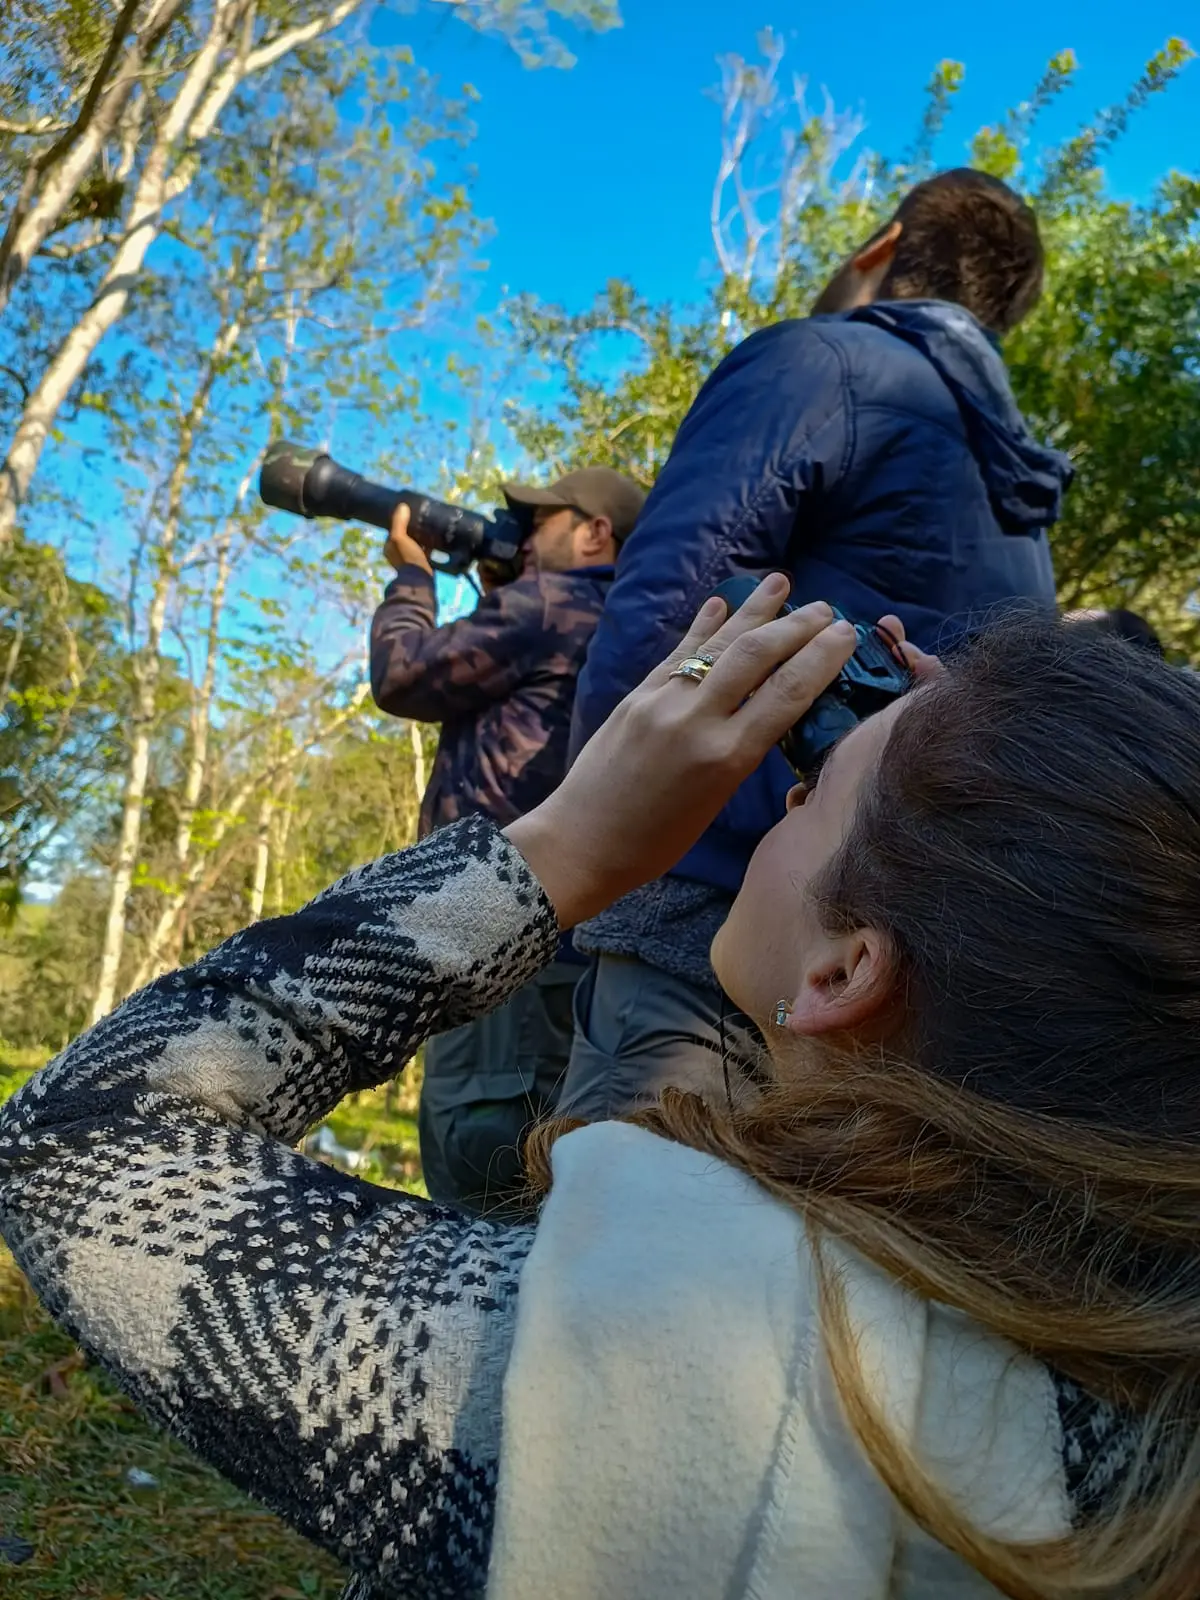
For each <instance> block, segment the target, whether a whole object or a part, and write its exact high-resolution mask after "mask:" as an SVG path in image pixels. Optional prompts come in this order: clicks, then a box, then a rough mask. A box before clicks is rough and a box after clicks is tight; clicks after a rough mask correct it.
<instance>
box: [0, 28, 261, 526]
mask: <svg viewBox="0 0 1200 1600" xmlns="http://www.w3.org/2000/svg"><path fill="white" fill-rule="evenodd" d="M228 28H229V7H228V6H221V5H218V7H217V10H216V14H215V16H214V19H213V25H212V29H211V31H210V33H209V36H208V38H207V39H206V40H205V42H204V45H203V47H202V48H201V49H200V51H199V53H198V54H197V56H196V59H195V60H194V61H193V62H192V65H191V68H190V70H189V72H188V74H187V77H186V78H185V79H184V81H183V85H182V86H181V88H180V90H179V93H178V95H177V96H176V98H175V100H174V101H173V103H172V105H171V110H170V113H169V114H168V116H167V119H166V121H165V122H164V124H163V126H162V128H161V130H160V131H159V135H158V138H157V139H156V140H155V142H154V145H153V148H152V149H151V151H150V154H149V155H148V156H147V158H146V164H145V166H144V167H143V168H142V175H141V178H140V179H139V180H138V186H137V191H136V193H135V195H134V198H133V204H132V206H131V207H130V210H129V218H128V221H127V223H126V226H125V233H124V235H123V237H122V239H121V242H120V244H119V245H118V246H117V249H116V252H115V254H114V255H113V258H112V260H111V262H110V263H109V266H108V271H107V272H106V273H105V274H104V277H103V278H102V279H101V280H100V287H99V289H98V290H97V291H96V296H95V298H94V299H93V301H92V303H91V305H90V306H89V307H88V308H87V310H86V311H85V312H84V313H83V315H82V316H81V317H80V319H79V321H78V322H77V323H76V324H75V326H74V327H73V328H72V329H71V331H70V333H68V334H67V336H66V338H65V339H64V340H63V341H62V343H61V344H60V345H59V347H58V349H57V351H56V352H55V354H54V355H53V356H52V357H51V360H50V362H49V365H48V366H47V367H46V370H45V372H43V374H42V378H41V382H40V383H39V384H38V386H37V388H36V389H35V390H34V392H33V394H32V395H30V397H29V400H28V401H27V402H26V405H25V409H24V410H23V412H22V413H21V419H20V421H19V422H18V423H17V426H16V429H15V431H14V433H13V438H12V443H11V444H10V446H9V450H8V459H7V460H6V461H5V463H4V467H3V469H0V547H3V545H4V544H5V543H6V542H7V541H8V540H10V539H11V538H12V535H13V532H14V530H15V527H16V521H17V514H18V511H19V508H20V506H21V503H22V501H23V500H24V499H25V496H26V495H27V494H28V492H29V485H30V484H31V483H32V482H33V475H34V473H35V472H36V470H37V464H38V461H39V460H40V459H41V454H42V450H43V449H44V447H45V444H46V439H47V437H48V435H49V433H50V429H51V427H52V426H53V424H54V419H55V417H56V416H57V415H58V413H59V411H60V409H61V408H62V405H63V402H64V401H65V400H66V398H67V395H68V394H69V393H70V392H71V389H72V388H73V386H74V385H75V383H76V382H77V381H78V380H79V378H80V377H81V376H82V374H83V370H84V368H85V367H86V366H87V364H88V362H89V361H90V360H91V358H92V356H93V355H94V353H95V351H96V348H97V346H98V345H99V343H100V341H101V339H103V337H104V335H105V334H106V333H107V332H108V330H109V329H110V328H111V327H112V326H113V325H114V324H115V323H116V322H117V321H118V320H119V319H120V317H121V315H122V313H123V312H124V310H125V306H126V304H127V302H128V300H129V296H130V294H131V293H132V292H133V289H134V287H135V286H136V284H137V282H138V280H139V278H140V276H141V271H142V266H143V264H144V262H145V259H146V252H147V250H149V248H150V246H151V245H152V244H153V243H154V241H155V239H157V238H158V235H159V232H160V230H161V228H162V221H163V210H164V208H165V206H166V205H167V202H168V201H169V200H172V199H175V198H177V197H178V195H180V194H182V193H183V191H184V190H185V189H186V188H187V186H188V184H189V183H190V182H191V170H190V169H189V167H188V166H187V165H185V164H181V165H180V167H179V170H178V171H176V173H175V174H174V177H172V164H173V162H174V161H175V160H176V158H177V146H178V144H179V142H180V141H181V140H182V139H184V138H185V137H186V135H187V131H188V125H189V123H191V122H192V120H193V119H194V118H195V117H196V114H197V110H198V107H199V103H200V100H201V97H202V96H203V95H204V92H205V90H206V89H207V88H208V86H209V83H210V81H211V79H212V77H213V75H214V73H215V72H216V70H217V66H218V64H219V59H220V53H221V50H222V49H223V47H224V46H225V44H226V43H227V33H228ZM231 89H232V85H231Z"/></svg>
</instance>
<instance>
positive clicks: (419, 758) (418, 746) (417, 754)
mask: <svg viewBox="0 0 1200 1600" xmlns="http://www.w3.org/2000/svg"><path fill="white" fill-rule="evenodd" d="M408 736H409V738H410V739H411V740H412V753H413V787H414V788H415V790H416V792H417V820H416V822H415V824H414V832H415V831H416V830H418V829H419V828H420V824H421V801H422V800H423V799H424V798H425V785H426V783H427V782H428V779H427V776H426V772H425V743H424V740H423V739H422V738H421V724H420V723H419V722H410V723H409V725H408Z"/></svg>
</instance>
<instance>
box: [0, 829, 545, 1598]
mask: <svg viewBox="0 0 1200 1600" xmlns="http://www.w3.org/2000/svg"><path fill="white" fill-rule="evenodd" d="M557 936H558V930H557V927H556V923H555V918H554V915H553V912H552V910H551V908H550V906H549V904H548V903H547V901H546V900H545V897H544V896H543V895H542V893H541V890H540V888H539V887H538V885H537V883H536V882H535V881H534V879H533V878H532V876H531V874H530V873H529V870H528V868H527V867H526V865H525V863H524V861H523V860H522V858H521V857H520V856H519V854H518V853H517V852H516V851H515V850H513V849H512V848H511V846H509V845H508V843H507V841H505V840H504V839H503V837H502V836H501V835H500V834H499V833H497V832H496V831H495V830H494V829H493V828H492V826H491V825H490V824H489V823H486V822H484V821H482V820H481V819H478V818H473V819H470V820H468V821H466V822H463V823H460V824H457V825H456V826H454V827H451V828H446V829H443V830H442V831H440V832H439V833H436V834H434V835H433V836H432V837H431V838H429V839H427V840H426V841H425V842H424V843H422V844H420V845H418V846H417V847H416V848H415V849H412V850H408V851H404V852H402V853H400V854H398V855H393V856H388V857H385V858H384V859H382V860H380V861H377V862H375V863H373V864H372V865H371V866H368V867H364V868H362V869H360V870H359V871H357V872H355V873H352V874H351V875H350V876H349V877H347V878H344V879H343V880H342V881H341V882H340V883H338V884H336V885H334V886H333V887H332V888H331V889H329V890H327V891H326V892H325V893H324V894H322V895H320V896H319V897H318V898H317V899H316V900H314V901H313V902H312V903H311V904H310V905H308V906H307V907H305V908H304V909H303V910H302V911H299V912H297V913H296V914H295V915H293V916H289V917H282V918H279V919H276V920H274V921H267V922H260V923H257V924H255V925H254V926H253V927H251V928H248V929H246V930H245V931H244V932H242V933H239V934H237V935H236V936H235V937H234V938H232V939H230V940H229V941H227V942H226V943H225V944H223V945H221V946H220V947H219V948H218V949H216V950H215V951H213V952H212V953H211V954H210V955H208V956H206V957H205V958H204V959H203V960H201V961H199V962H197V963H196V965H195V966H193V967H190V968H187V969H185V970H184V971H182V972H178V973H174V974H172V975H171V976H169V977H166V978H163V979H161V980H159V981H158V982H157V983H154V984H151V985H150V986H149V987H148V988H146V989H143V990H142V991H141V992H140V993H139V994H137V995H135V996H133V998H132V999H130V1000H128V1001H127V1002H126V1003H125V1004H124V1005H123V1006H121V1007H120V1008H119V1009H118V1010H117V1011H115V1012H114V1013H113V1014H112V1015H111V1016H109V1017H108V1018H106V1019H105V1020H104V1021H103V1022H100V1023H98V1024H97V1025H96V1026H95V1027H93V1028H92V1029H90V1030H89V1031H88V1032H87V1033H86V1034H84V1035H82V1036H81V1037H80V1038H79V1039H78V1040H76V1041H75V1043H74V1044H73V1045H72V1046H71V1047H70V1048H69V1049H68V1050H67V1051H66V1052H65V1053H64V1054H63V1055H62V1056H60V1057H59V1058H58V1059H57V1060H56V1061H54V1062H52V1063H51V1064H50V1065H49V1066H48V1067H46V1068H45V1069H44V1070H43V1071H42V1072H41V1073H39V1074H38V1075H37V1076H35V1077H34V1078H33V1079H31V1081H30V1082H29V1083H28V1084H27V1085H26V1086H25V1087H24V1089H22V1090H21V1091H20V1093H19V1094H17V1095H16V1096H15V1097H14V1098H13V1099H12V1100H11V1101H10V1102H9V1103H8V1105H7V1106H5V1107H4V1108H3V1110H2V1111H0V1231H2V1232H3V1234H4V1236H5V1238H6V1239H7V1241H8V1243H9V1244H10V1246H11V1247H12V1249H13V1251H14V1253H15V1255H16V1258H17V1260H18V1262H19V1263H20V1265H21V1267H22V1268H23V1269H24V1271H25V1272H26V1273H27V1274H28V1276H29V1278H30V1280H31V1281H32V1283H33V1285H34V1288H35V1289H36V1290H37V1292H38V1294H39V1295H40V1296H41V1298H42V1299H43V1300H44V1302H45V1303H46V1305H47V1307H48V1308H49V1310H50V1311H51V1312H52V1314H53V1315H54V1316H55V1317H57V1318H58V1319H59V1320H60V1321H61V1322H62V1323H63V1324H64V1325H65V1326H66V1327H67V1328H68V1329H69V1331H70V1332H71V1333H72V1334H73V1335H74V1337H75V1338H77V1339H78V1340H79V1341H80V1343H81V1344H83V1346H84V1347H85V1348H86V1349H88V1350H89V1351H91V1352H92V1353H93V1354H94V1355H95V1356H96V1357H97V1358H98V1359H99V1360H100V1361H101V1362H102V1363H103V1364H104V1366H105V1367H107V1368H108V1370H109V1371H110V1372H111V1373H112V1374H113V1375H114V1376H115V1378H116V1379H117V1381H118V1382H119V1383H120V1384H121V1385H122V1386H123V1387H124V1388H125V1389H126V1390H127V1391H128V1392H129V1394H130V1395H131V1396H132V1397H133V1398H134V1400H135V1401H136V1402H137V1403H138V1404H139V1405H140V1406H141V1407H142V1408H143V1409H144V1410H145V1411H147V1412H148V1413H150V1415H151V1416H153V1417H154V1418H155V1419H156V1420H158V1421H159V1422H161V1423H162V1424H163V1425H164V1426H166V1427H167V1428H169V1429H170V1430H171V1431H172V1432H174V1433H175V1434H177V1435H178V1436H179V1437H180V1438H182V1439H183V1440H184V1441H185V1442H186V1443H187V1444H189V1445H190V1446H191V1447H192V1448H193V1449H195V1450H196V1451H197V1452H198V1453H199V1454H200V1455H202V1456H203V1457H205V1458H206V1459H207V1460H209V1461H210V1462H212V1463H213V1464H214V1465H215V1466H216V1467H218V1468H219V1469H220V1470H221V1471H222V1472H223V1473H225V1474H226V1475H227V1476H228V1477H229V1478H231V1479H232V1480H233V1481H234V1482H235V1483H237V1484H238V1485H239V1486H240V1487H241V1488H243V1489H245V1490H247V1491H248V1492H250V1493H251V1494H253V1495H255V1496H256V1497H257V1498H258V1499H260V1500H261V1501H263V1502H264V1503H265V1504H267V1505H268V1506H270V1507H271V1508H272V1509H273V1510H275V1511H277V1512H278V1513H279V1514H280V1515H282V1516H283V1517H285V1518H286V1519H287V1520H288V1521H289V1522H291V1523H293V1524H294V1525H295V1526H296V1527H298V1528H299V1529H300V1530H301V1531H302V1532H304V1533H306V1534H307V1535H308V1536H309V1537H310V1538H312V1539H314V1540H316V1541H317V1542H318V1543H320V1544H322V1545H324V1546H325V1547H326V1548H327V1549H329V1550H330V1551H332V1552H333V1553H334V1554H336V1555H337V1556H339V1557H340V1558H341V1559H342V1560H344V1561H345V1562H346V1563H347V1564H348V1565H349V1566H351V1567H352V1568H353V1569H354V1570H355V1571H356V1572H358V1573H360V1574H363V1575H364V1576H365V1577H366V1578H367V1581H368V1582H369V1585H370V1592H371V1593H372V1594H373V1595H379V1596H384V1595H387V1596H392V1595H395V1596H400V1595H403V1596H405V1597H406V1600H425V1597H433V1596H438V1597H440V1596H451V1595H453V1596H459V1595H477V1594H482V1592H483V1586H484V1582H485V1576H486V1570H487V1559H488V1551H489V1548H490V1540H491V1528H492V1517H493V1501H494V1492H495V1484H496V1476H497V1461H498V1450H499V1417H500V1396H501V1385H502V1381H503V1377H504V1371H505V1367H506V1364H507V1360H508V1354H509V1349H510V1346H511V1341H512V1331H513V1323H514V1318H515V1315H516V1292H517V1280H518V1275H519V1273H520V1269H521V1267H522V1264H523V1262H524V1259H525V1256H526V1254H527V1252H528V1249H529V1245H530V1242H531V1234H532V1230H531V1229H530V1228H527V1227H520V1226H502V1225H500V1224H497V1223H491V1222H488V1221H472V1220H470V1219H468V1218H466V1217H463V1216H460V1215H458V1214H457V1213H454V1212H451V1211H447V1210H444V1209H441V1208H439V1207H437V1206H433V1205H431V1204H429V1203H428V1202H424V1201H420V1200H417V1199H415V1198H413V1197H411V1196H407V1195H403V1194H399V1193H396V1192H395V1191H392V1190H387V1189H381V1188H378V1187H375V1186H373V1185H371V1184H368V1183H365V1182H362V1181H358V1180H354V1179H350V1178H347V1177H344V1176H342V1175H341V1174H339V1173H336V1172H334V1171H332V1170H331V1169H329V1168H326V1167H322V1166H319V1165H317V1164H315V1163H314V1162H312V1161H310V1160H308V1159H306V1158H305V1157H303V1156H301V1155H300V1154H298V1153H297V1152H296V1151H295V1150H294V1149H292V1148H291V1145H292V1144H294V1142H295V1141H296V1140H298V1139H299V1137H300V1136H301V1134H302V1133H303V1132H304V1131H305V1129H306V1128H307V1127H309V1126H310V1125H311V1124H312V1123H313V1122H314V1121H316V1120H317V1119H319V1118H320V1117H322V1116H323V1115H325V1114H326V1113H327V1112H328V1111H329V1110H331V1109H332V1107H333V1106H335V1105H336V1104H337V1102H338V1101H339V1100H340V1099H341V1098H342V1096H343V1095H345V1094H346V1093H347V1092H349V1091H351V1090H355V1089H361V1088H365V1087H367V1086H368V1085H373V1084H375V1083H378V1082H380V1081H382V1080H383V1079H385V1078H387V1077H389V1076H391V1075H393V1074H394V1073H395V1072H396V1071H397V1070H399V1068H400V1067H401V1066H402V1065H403V1063H404V1062H405V1061H407V1059H408V1058H409V1056H410V1055H411V1054H412V1052H413V1050H414V1049H415V1048H416V1046H417V1045H418V1044H420V1043H421V1041H422V1040H423V1039H425V1038H426V1037H428V1036H429V1035H430V1034H431V1033H434V1032H437V1031H439V1030H441V1029H444V1028H448V1027H452V1026H456V1025H458V1024H459V1023H462V1022H464V1021H467V1020H469V1019H470V1018H471V1017H473V1016H476V1015H480V1014H482V1013H483V1012H485V1011H487V1010H489V1009H491V1008H492V1007H493V1006H495V1005H497V1004H499V1003H500V1002H501V1001H502V1000H504V999H505V998H506V996H507V995H508V994H509V993H510V992H512V991H513V990H514V989H515V988H517V987H518V986H519V985H520V984H522V983H524V982H525V981H526V980H527V979H529V978H530V977H531V976H532V975H533V974H534V972H535V971H537V969H538V968H539V967H541V966H542V965H544V964H545V963H546V962H547V961H549V960H550V959H552V957H553V955H554V951H555V947H556V943H557Z"/></svg>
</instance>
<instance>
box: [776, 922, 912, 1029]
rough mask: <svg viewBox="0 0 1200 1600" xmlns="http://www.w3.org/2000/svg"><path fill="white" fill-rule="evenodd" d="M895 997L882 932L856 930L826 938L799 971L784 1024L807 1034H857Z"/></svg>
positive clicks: (875, 1021)
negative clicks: (816, 953)
mask: <svg viewBox="0 0 1200 1600" xmlns="http://www.w3.org/2000/svg"><path fill="white" fill-rule="evenodd" d="M894 998H895V968H894V965H893V962H892V953H891V947H890V945H889V942H888V940H887V938H886V936H885V935H884V934H882V933H880V932H879V931H878V930H877V929H875V928H856V929H855V930H854V931H853V932H852V933H846V934H840V935H839V936H838V937H837V938H834V939H830V940H829V942H828V944H827V945H826V946H825V948H824V949H823V951H821V952H820V954H819V955H816V956H815V958H814V960H813V961H812V963H811V964H810V965H809V967H808V969H807V970H806V971H805V973H804V974H803V977H802V979H801V984H800V992H799V993H798V994H797V995H796V997H795V999H794V1000H793V1001H792V1011H791V1015H790V1016H789V1018H788V1020H787V1028H788V1030H789V1031H790V1032H792V1033H799V1034H804V1035H806V1036H809V1037H813V1036H815V1035H818V1034H822V1033H858V1032H861V1031H862V1030H864V1029H867V1028H869V1027H871V1025H872V1024H873V1023H877V1022H878V1021H879V1020H880V1018H881V1017H882V1015H883V1013H884V1012H886V1011H887V1009H888V1008H889V1006H890V1005H891V1003H892V1001H893V999H894Z"/></svg>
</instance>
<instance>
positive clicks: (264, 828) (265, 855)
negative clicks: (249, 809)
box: [249, 794, 275, 922]
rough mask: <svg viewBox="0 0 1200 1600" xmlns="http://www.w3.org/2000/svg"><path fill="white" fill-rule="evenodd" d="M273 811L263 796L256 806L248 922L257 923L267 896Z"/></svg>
mask: <svg viewBox="0 0 1200 1600" xmlns="http://www.w3.org/2000/svg"><path fill="white" fill-rule="evenodd" d="M274 809H275V805H274V801H273V800H272V798H271V796H270V795H269V794H265V795H263V797H262V799H261V800H260V801H259V805H258V831H257V834H256V837H255V840H254V877H253V880H252V881H251V884H250V908H249V909H250V921H251V922H257V921H258V919H259V918H260V917H261V916H262V914H263V901H264V900H265V899H266V895H267V865H268V863H269V861H270V858H271V813H272V811H273V810H274Z"/></svg>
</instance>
